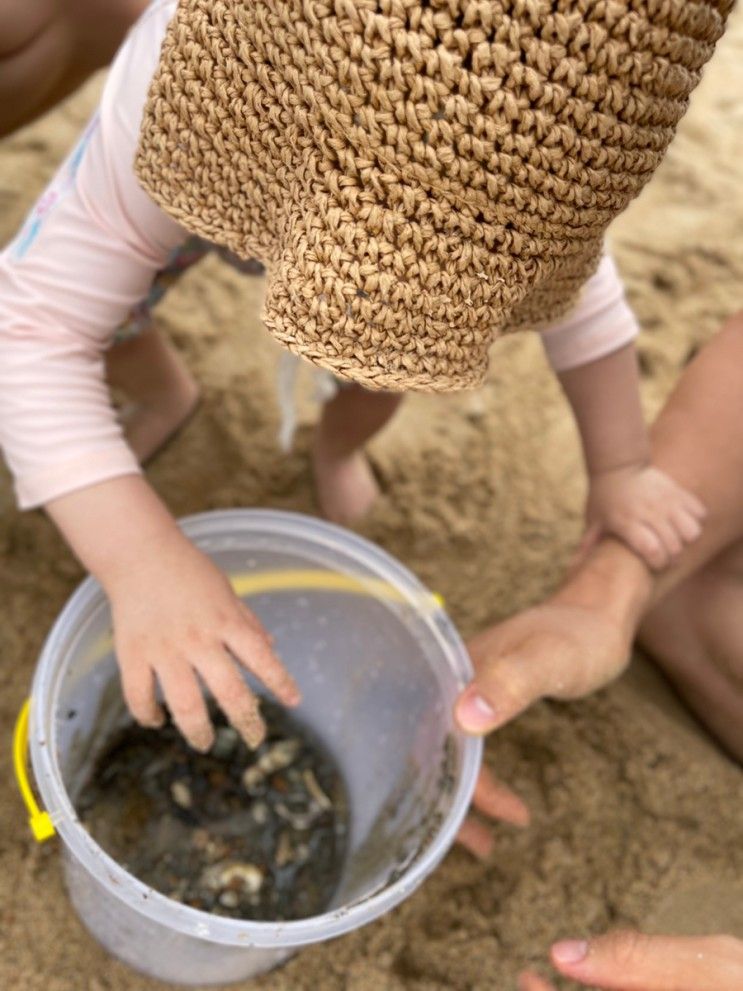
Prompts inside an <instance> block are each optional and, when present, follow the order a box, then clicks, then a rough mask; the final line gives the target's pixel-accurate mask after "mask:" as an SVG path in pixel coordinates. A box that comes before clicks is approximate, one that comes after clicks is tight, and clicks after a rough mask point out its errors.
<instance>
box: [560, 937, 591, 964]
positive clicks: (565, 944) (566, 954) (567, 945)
mask: <svg viewBox="0 0 743 991" xmlns="http://www.w3.org/2000/svg"><path fill="white" fill-rule="evenodd" d="M587 955H588V943H587V942H586V941H585V940H584V939H566V940H563V941H562V942H561V943H555V945H554V946H553V947H552V958H553V959H554V961H555V963H564V964H569V963H580V962H581V960H585V958H586V956H587Z"/></svg>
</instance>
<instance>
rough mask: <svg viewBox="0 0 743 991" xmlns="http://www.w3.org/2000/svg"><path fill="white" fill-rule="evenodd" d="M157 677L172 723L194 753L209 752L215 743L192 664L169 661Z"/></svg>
mask: <svg viewBox="0 0 743 991" xmlns="http://www.w3.org/2000/svg"><path fill="white" fill-rule="evenodd" d="M157 677H158V681H159V682H160V687H161V688H162V690H163V695H164V696H165V701H166V702H167V704H168V708H169V709H170V714H171V715H172V717H173V722H174V723H175V724H176V726H177V727H178V729H179V730H180V731H181V733H182V734H183V736H184V737H185V738H186V740H188V742H189V743H190V744H191V746H192V747H193V748H194V750H200V751H202V752H206V751H207V750H209V749H210V748H211V745H212V744H213V743H214V729H213V727H212V724H211V720H210V719H209V712H208V710H207V708H206V702H205V701H204V695H203V693H202V691H201V686H200V685H199V682H198V679H197V677H196V674H195V672H194V670H193V668H192V667H191V665H190V664H187V663H186V662H185V661H181V660H176V661H170V662H169V663H168V664H164V665H163V666H162V667H159V668H158V669H157Z"/></svg>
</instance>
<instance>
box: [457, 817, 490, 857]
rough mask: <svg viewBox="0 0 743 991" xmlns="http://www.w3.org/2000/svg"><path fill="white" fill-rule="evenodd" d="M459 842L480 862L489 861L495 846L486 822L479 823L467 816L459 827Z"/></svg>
mask: <svg viewBox="0 0 743 991" xmlns="http://www.w3.org/2000/svg"><path fill="white" fill-rule="evenodd" d="M457 842H458V843H461V844H462V846H463V847H464V848H465V850H469V852H470V853H471V854H472V855H473V857H477V859H478V860H487V858H488V857H489V856H490V854H491V853H492V852H493V847H494V846H495V840H494V839H493V834H492V832H491V831H490V828H489V827H488V826H486V825H485V823H484V822H479V821H478V820H477V819H475V817H474V816H467V818H466V819H465V820H464V822H463V823H462V825H461V826H460V827H459V832H458V833H457Z"/></svg>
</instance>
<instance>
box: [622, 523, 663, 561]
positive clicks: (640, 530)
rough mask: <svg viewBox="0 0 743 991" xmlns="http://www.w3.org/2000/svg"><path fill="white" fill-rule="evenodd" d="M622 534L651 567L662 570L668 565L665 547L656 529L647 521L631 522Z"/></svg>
mask: <svg viewBox="0 0 743 991" xmlns="http://www.w3.org/2000/svg"><path fill="white" fill-rule="evenodd" d="M622 536H623V537H624V539H625V540H626V541H627V543H628V544H629V545H630V547H631V548H632V550H633V551H634V552H635V554H639V555H640V557H641V558H642V559H643V560H644V561H645V562H646V563H647V564H649V565H650V567H651V568H655V569H656V570H660V569H661V568H665V567H666V564H667V560H668V558H667V554H666V551H665V548H664V547H663V544H662V543H661V541H660V538H659V537H658V536H657V534H656V533H655V531H654V530H652V529H651V528H650V527H649V526H647V525H646V524H645V523H630V524H629V526H628V527H627V529H626V532H625V533H623V534H622Z"/></svg>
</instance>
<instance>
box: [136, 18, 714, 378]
mask: <svg viewBox="0 0 743 991" xmlns="http://www.w3.org/2000/svg"><path fill="white" fill-rule="evenodd" d="M732 5H733V0H622V2H619V0H556V2H547V0H180V3H179V5H178V9H177V13H176V15H175V17H174V19H173V21H172V23H171V25H170V27H169V30H168V32H167V36H166V39H165V42H164V44H163V48H162V54H161V60H160V65H159V68H158V70H157V72H156V74H155V77H154V79H153V82H152V85H151V89H150V95H149V100H148V104H147V108H146V112H145V116H144V120H143V124H142V131H141V139H140V145H139V149H138V153H137V157H136V170H137V174H138V176H139V179H140V181H141V183H142V185H143V186H144V188H145V189H146V191H147V192H148V193H149V194H150V196H151V197H152V198H153V199H154V200H155V201H156V202H157V203H158V204H159V205H160V206H161V207H163V208H164V209H165V210H166V211H167V213H169V214H170V215H171V216H172V217H174V218H175V219H176V220H178V221H179V222H180V223H181V224H183V225H184V226H185V227H186V228H188V230H190V231H193V232H194V233H196V234H199V235H201V236H202V237H205V238H208V239H209V240H211V241H213V242H216V243H218V244H220V245H224V246H226V247H228V248H229V249H231V250H232V251H234V252H235V253H236V254H238V255H240V256H242V257H244V258H245V257H255V258H259V259H261V260H262V261H263V262H264V263H265V264H266V266H267V269H268V279H267V288H266V297H265V304H264V320H265V323H266V325H267V327H268V329H269V330H270V331H271V333H272V334H273V335H274V336H275V337H276V338H277V339H278V340H279V341H281V342H282V344H284V345H285V346H286V347H287V348H289V349H290V350H291V351H293V352H295V353H297V354H299V355H302V356H303V357H305V358H307V359H309V360H310V361H312V362H314V363H315V364H317V365H320V366H322V367H324V368H327V369H329V370H331V371H333V372H335V373H336V374H338V375H341V376H343V377H346V378H349V379H352V380H355V381H357V382H361V383H363V384H364V385H367V386H369V387H376V388H387V389H395V390H401V389H426V390H452V389H459V388H464V387H469V386H475V385H477V384H478V383H480V382H481V381H482V379H483V376H484V375H485V372H486V369H487V363H488V349H489V347H490V345H491V343H492V341H493V340H494V339H495V338H496V337H497V336H498V335H499V334H501V333H503V332H505V331H508V330H513V329H518V328H522V327H534V326H537V325H539V324H542V323H545V322H548V321H551V320H554V319H555V318H557V317H559V316H561V315H563V314H564V313H565V312H566V311H567V310H568V309H569V308H570V307H571V306H572V305H574V303H575V301H576V297H577V295H578V293H579V291H580V287H581V285H582V284H583V282H584V281H585V280H586V278H587V277H588V276H590V275H591V274H592V272H593V271H594V270H595V268H596V265H597V263H598V259H599V254H600V251H601V246H602V241H603V235H604V232H605V230H606V228H607V226H608V224H609V223H610V221H611V220H613V219H614V217H616V215H617V214H618V213H619V212H620V211H621V210H623V209H624V208H625V207H626V206H627V204H628V203H629V201H630V200H631V199H632V198H633V197H634V196H636V195H637V193H638V192H639V191H640V190H641V188H642V187H643V185H644V184H645V183H646V182H647V180H648V179H649V178H650V176H651V175H652V174H653V172H654V171H655V169H656V167H657V166H658V164H659V162H660V160H661V158H662V157H663V154H664V152H665V150H666V148H667V146H668V144H669V142H670V140H671V138H672V136H673V133H674V129H675V127H676V124H677V123H678V121H679V120H680V118H681V117H682V115H683V113H684V111H685V110H686V106H687V101H688V98H689V95H690V93H691V91H692V89H693V88H694V86H695V85H696V83H697V82H698V81H699V78H700V74H701V70H702V67H703V66H704V64H705V62H706V61H707V60H708V59H709V57H710V56H711V54H712V51H713V48H714V45H715V42H716V41H717V39H718V38H719V37H720V35H721V34H722V31H723V28H724V23H725V18H726V15H727V14H728V12H729V10H730V9H731V7H732Z"/></svg>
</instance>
